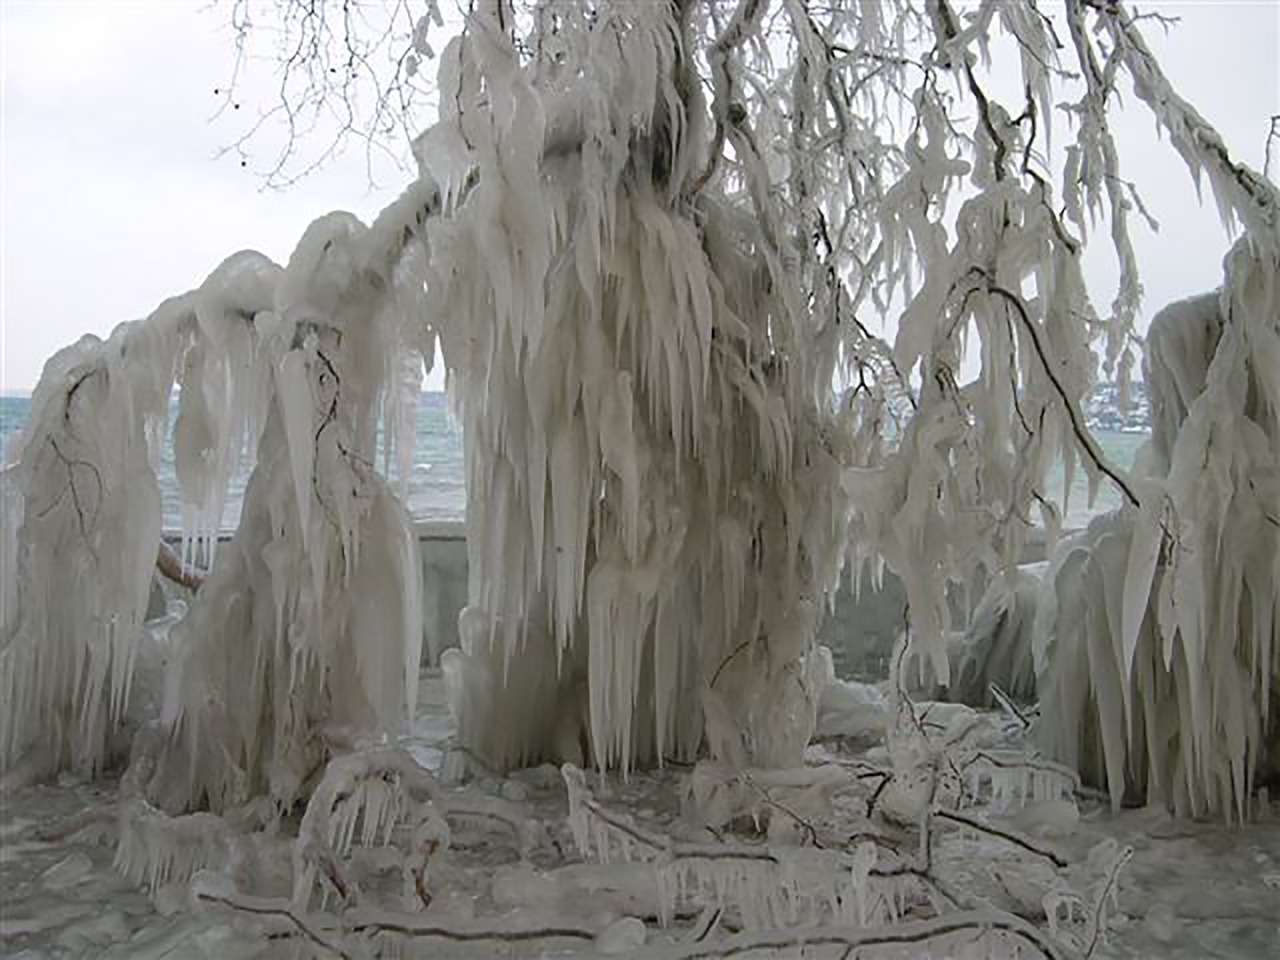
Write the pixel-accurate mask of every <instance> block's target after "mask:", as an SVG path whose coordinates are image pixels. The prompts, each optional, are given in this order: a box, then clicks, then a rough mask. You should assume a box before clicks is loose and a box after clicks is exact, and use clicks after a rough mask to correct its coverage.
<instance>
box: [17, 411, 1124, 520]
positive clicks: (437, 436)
mask: <svg viewBox="0 0 1280 960" xmlns="http://www.w3.org/2000/svg"><path fill="white" fill-rule="evenodd" d="M30 407H31V400H30V398H28V397H18V396H8V397H0V450H3V451H4V453H5V455H6V459H7V456H8V451H9V441H10V439H11V438H12V437H13V436H14V435H16V434H17V433H18V432H19V431H20V430H21V429H22V426H23V424H25V423H26V419H27V414H28V412H29V410H30ZM417 427H418V429H417V447H416V451H415V457H414V464H413V473H412V475H411V476H410V478H409V501H408V506H409V510H410V512H412V513H413V515H414V516H415V517H417V518H419V519H422V520H461V519H462V517H463V514H464V512H465V510H466V488H465V470H464V467H463V457H462V433H461V431H460V430H459V428H458V427H457V426H455V425H454V424H453V423H452V422H451V421H450V418H449V415H448V411H447V407H446V403H445V395H444V394H443V393H422V394H419V397H418V416H417ZM1095 436H1096V437H1097V438H1098V442H1099V444H1100V445H1101V446H1102V448H1103V451H1104V452H1105V453H1106V454H1107V456H1108V457H1109V458H1110V459H1111V460H1112V462H1114V463H1115V464H1116V465H1117V466H1119V467H1122V468H1124V469H1126V470H1127V469H1129V467H1130V466H1132V464H1133V459H1134V456H1135V454H1136V453H1137V451H1138V448H1139V446H1141V444H1142V443H1143V442H1144V441H1145V440H1146V438H1147V435H1146V434H1134V433H1111V432H1106V431H1098V432H1096V433H1095ZM247 479H248V473H247V471H242V472H241V474H240V475H238V476H236V477H234V478H233V479H232V484H231V490H230V493H229V496H228V501H227V506H226V511H225V516H224V526H226V527H234V526H235V523H236V520H237V518H238V517H239V515H240V498H241V496H242V495H243V492H244V484H245V481H246V480H247ZM160 491H161V496H162V499H163V503H164V525H165V527H166V528H171V529H176V528H177V527H179V526H180V525H181V519H180V518H181V510H180V505H179V499H178V487H177V479H176V477H175V475H174V471H173V453H172V449H171V448H169V447H166V448H165V450H164V452H163V454H162V458H161V464H160ZM1049 491H1050V494H1051V495H1052V496H1054V497H1055V498H1056V499H1058V500H1059V502H1061V494H1062V471H1061V470H1057V471H1055V475H1053V476H1051V477H1050V478H1049ZM1087 497H1088V488H1087V483H1086V480H1085V477H1084V471H1083V470H1079V469H1078V470H1077V471H1076V476H1075V478H1074V483H1073V484H1072V491H1071V504H1070V506H1071V510H1070V513H1069V515H1068V517H1067V525H1068V526H1073V527H1074V526H1082V525H1083V524H1084V523H1085V522H1087V521H1088V518H1089V516H1091V515H1092V514H1094V513H1097V512H1100V511H1103V510H1110V509H1111V508H1113V507H1115V506H1116V505H1117V504H1118V503H1119V502H1120V498H1119V494H1118V491H1116V489H1115V488H1114V486H1112V485H1111V484H1110V483H1109V482H1108V481H1105V480H1104V481H1103V485H1102V488H1101V489H1100V490H1099V494H1098V500H1097V502H1096V503H1095V504H1094V506H1093V508H1092V509H1090V508H1089V506H1088V504H1087V502H1086V501H1087Z"/></svg>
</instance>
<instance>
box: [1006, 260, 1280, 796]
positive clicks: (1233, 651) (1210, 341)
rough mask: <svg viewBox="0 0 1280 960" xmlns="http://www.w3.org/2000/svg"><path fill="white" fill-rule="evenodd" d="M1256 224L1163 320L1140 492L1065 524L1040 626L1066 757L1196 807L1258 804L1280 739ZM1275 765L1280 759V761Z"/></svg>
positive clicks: (1268, 405)
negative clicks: (1254, 799)
mask: <svg viewBox="0 0 1280 960" xmlns="http://www.w3.org/2000/svg"><path fill="white" fill-rule="evenodd" d="M1276 278H1277V271H1276V267H1275V264H1274V263H1273V262H1270V261H1268V260H1267V259H1266V258H1265V256H1260V255H1259V252H1258V251H1257V250H1255V249H1253V248H1251V247H1250V245H1249V244H1248V243H1247V242H1245V241H1242V242H1240V243H1239V244H1237V246H1236V248H1235V249H1234V250H1233V251H1232V253H1231V254H1230V255H1229V256H1228V258H1227V262H1226V280H1225V282H1224V284H1223V287H1222V290H1221V291H1220V293H1218V294H1210V295H1206V296H1202V297H1198V298H1195V299H1192V300H1187V301H1184V302H1182V303H1179V304H1175V305H1173V306H1171V307H1169V308H1167V309H1166V310H1164V311H1162V312H1161V313H1160V314H1159V315H1158V316H1157V317H1156V319H1155V320H1154V321H1153V323H1152V327H1151V334H1150V336H1149V338H1148V345H1147V385H1148V392H1149V396H1150V397H1151V403H1152V412H1153V414H1154V417H1155V419H1154V423H1153V431H1152V437H1151V442H1150V444H1149V445H1148V446H1147V447H1146V448H1145V452H1144V454H1143V458H1142V460H1141V461H1140V463H1139V465H1138V469H1137V470H1136V472H1135V474H1136V476H1138V477H1140V478H1141V479H1140V484H1139V486H1138V490H1139V495H1140V501H1141V506H1139V507H1126V508H1124V509H1122V510H1119V511H1117V512H1115V513H1113V514H1107V515H1104V516H1102V517H1099V518H1098V519H1096V520H1095V521H1094V522H1093V523H1091V524H1090V525H1089V527H1088V529H1087V530H1085V531H1083V532H1081V533H1080V534H1077V535H1075V536H1073V537H1071V538H1069V539H1067V540H1065V541H1064V542H1063V543H1062V544H1061V545H1060V546H1059V548H1058V550H1057V552H1056V554H1055V555H1054V557H1053V559H1052V561H1051V562H1050V564H1049V567H1048V570H1047V572H1046V574H1045V589H1044V591H1043V595H1042V599H1041V602H1040V606H1039V608H1038V609H1037V611H1036V616H1035V621H1034V623H1033V624H1031V625H1030V627H1031V630H1030V644H1031V645H1032V646H1033V648H1034V654H1035V658H1036V662H1037V665H1038V669H1037V672H1038V678H1037V688H1038V694H1039V696H1040V701H1041V708H1042V714H1043V717H1044V720H1043V722H1042V724H1041V729H1040V731H1039V741H1040V743H1041V745H1042V746H1043V747H1044V748H1045V750H1046V751H1047V752H1048V753H1049V754H1050V755H1051V756H1053V757H1055V758H1057V759H1058V760H1060V761H1062V762H1064V763H1066V764H1068V765H1070V766H1071V767H1073V768H1076V769H1079V770H1080V771H1081V773H1082V774H1084V775H1085V776H1086V777H1088V778H1089V779H1091V780H1092V781H1093V782H1097V783H1104V784H1106V785H1107V786H1108V788H1109V790H1110V792H1111V796H1112V800H1113V802H1114V803H1116V804H1119V803H1120V802H1121V800H1122V799H1124V798H1125V796H1126V794H1128V795H1130V796H1131V797H1133V798H1140V799H1145V800H1149V801H1151V802H1162V803H1165V804H1167V805H1168V806H1169V807H1170V808H1172V809H1173V810H1175V811H1177V812H1178V813H1180V814H1184V815H1199V814H1204V813H1210V812H1213V813H1219V814H1222V815H1225V816H1227V817H1234V818H1237V819H1243V818H1245V817H1247V816H1248V815H1249V812H1250V807H1249V805H1250V791H1251V788H1252V785H1253V784H1254V781H1255V775H1256V773H1257V771H1258V769H1259V767H1262V766H1267V765H1268V764H1267V761H1268V759H1270V763H1271V764H1272V765H1274V762H1275V760H1274V758H1267V757H1266V756H1265V755H1264V751H1265V749H1266V746H1265V745H1266V743H1267V741H1268V739H1271V740H1272V741H1274V740H1275V739H1276V730H1275V726H1274V725H1275V724H1276V723H1277V722H1280V712H1278V711H1277V710H1276V709H1275V703H1276V701H1275V696H1276V695H1275V692H1274V687H1273V684H1274V683H1275V682H1276V679H1277V677H1280V593H1278V592H1277V589H1276V585H1277V584H1278V583H1280V377H1278V376H1277V374H1278V372H1280V288H1278V287H1277V282H1276ZM1273 772H1274V771H1273Z"/></svg>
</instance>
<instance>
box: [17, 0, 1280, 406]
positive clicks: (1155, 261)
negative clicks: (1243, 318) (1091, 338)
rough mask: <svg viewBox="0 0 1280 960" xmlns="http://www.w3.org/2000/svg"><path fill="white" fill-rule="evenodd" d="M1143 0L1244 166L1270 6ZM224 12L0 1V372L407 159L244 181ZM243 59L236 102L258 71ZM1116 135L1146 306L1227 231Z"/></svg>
mask: <svg viewBox="0 0 1280 960" xmlns="http://www.w3.org/2000/svg"><path fill="white" fill-rule="evenodd" d="M1139 6H1140V7H1142V8H1144V9H1146V8H1150V7H1152V6H1153V5H1151V4H1139ZM1159 7H1160V9H1161V10H1162V11H1163V12H1166V13H1173V14H1176V15H1179V16H1181V17H1182V18H1183V25H1182V27H1181V28H1179V29H1178V30H1177V31H1175V32H1174V33H1173V35H1171V36H1169V37H1165V36H1163V35H1162V33H1161V31H1159V30H1158V29H1156V28H1155V27H1154V26H1149V27H1148V30H1147V33H1148V37H1149V40H1150V41H1151V43H1152V46H1153V47H1154V49H1155V52H1156V54H1157V56H1159V57H1160V58H1161V60H1162V62H1163V63H1164V65H1165V69H1166V71H1167V72H1168V73H1169V75H1170V76H1171V78H1172V79H1173V81H1174V83H1175V85H1176V86H1177V87H1178V89H1179V90H1181V91H1182V92H1183V94H1184V95H1185V96H1187V97H1188V98H1189V99H1190V100H1191V101H1192V102H1193V103H1194V104H1195V105H1196V106H1197V107H1198V108H1199V109H1200V111H1201V113H1203V114H1204V115H1205V116H1206V117H1208V119H1209V120H1210V121H1211V122H1213V123H1214V124H1215V125H1216V126H1217V127H1218V129H1219V130H1220V131H1221V132H1222V134H1223V136H1224V137H1225V139H1226V141H1227V143H1228V145H1229V146H1230V147H1231V148H1232V149H1233V151H1235V153H1236V155H1237V156H1239V157H1240V158H1242V159H1244V160H1246V161H1248V162H1249V163H1251V164H1252V165H1254V166H1255V167H1258V168H1259V169H1260V168H1261V166H1262V157H1263V148H1264V143H1265V139H1266V130H1267V118H1268V117H1270V116H1271V115H1273V114H1280V4H1278V3H1277V2H1276V0H1253V2H1246V0H1212V2H1182V3H1168V2H1166V3H1162V4H1159ZM226 15H227V14H226V4H222V5H220V6H217V7H214V8H212V9H211V10H210V9H208V8H207V7H206V6H205V5H204V4H203V3H201V2H200V0H115V2H105V0H104V2H96V0H81V2H67V0H0V18H2V22H0V43H2V44H3V49H2V50H0V62H2V69H3V115H2V117H0V122H2V126H0V144H2V146H0V151H2V159H0V194H2V197H0V207H2V212H0V224H2V226H0V389H4V390H27V389H30V387H31V386H32V385H33V384H34V383H35V381H36V379H37V378H38V376H39V372H40V368H41V365H42V364H43V362H44V360H45V358H46V357H48V355H49V354H50V353H52V352H53V351H54V350H55V349H57V348H58V347H59V346H62V345H64V344H66V343H69V342H71V341H73V340H75V339H76V338H77V337H79V336H80V335H81V334H83V333H85V332H94V333H98V334H102V335H105V334H106V333H108V332H109V331H110V330H111V328H112V327H113V326H115V324H116V323H118V322H120V321H121V320H128V319H135V318H139V317H142V316H145V315H146V314H148V313H149V312H150V311H151V310H152V309H154V307H155V306H156V305H157V304H158V303H159V302H160V301H161V300H163V299H164V298H165V297H168V296H171V295H173V294H176V293H181V292H183V291H185V290H188V289H190V288H192V287H194V286H196V285H197V284H199V283H200V281H201V280H203V279H204V277H205V276H206V275H207V274H208V273H209V271H210V270H212V269H213V267H215V266H216V265H217V264H218V263H219V262H220V261H221V260H222V259H223V258H224V257H225V256H227V255H228V254H230V253H232V252H234V251H235V250H238V249H242V248H246V247H252V248H255V249H258V250H261V251H262V252H264V253H266V254H267V255H268V256H270V257H271V258H273V259H275V260H277V261H283V260H285V259H286V258H287V257H288V255H289V252H290V251H291V250H292V248H293V244H294V242H295V241H296V240H297V238H298V237H299V236H300V235H301V233H302V231H303V230H304V229H305V227H306V225H307V224H308V223H309V222H310V221H311V220H312V219H313V218H314V217H316V216H318V215H320V214H321V213H324V212H326V211H328V210H332V209H339V208H341V209H347V210H351V211H352V212H354V213H356V214H357V215H359V216H360V217H362V218H363V219H365V220H369V219H372V217H373V216H374V215H375V214H376V213H377V211H378V210H379V209H381V207H383V206H384V205H385V204H386V203H388V202H389V201H390V200H391V199H392V198H393V197H394V196H395V195H396V193H398V192H399V189H400V188H401V186H402V185H403V182H404V180H403V178H404V176H405V174H403V173H400V172H398V171H396V170H395V168H394V167H391V166H386V167H384V168H381V169H380V170H378V171H377V175H378V178H379V180H380V181H381V182H382V183H383V184H384V186H383V188H382V189H380V190H371V189H370V187H369V183H368V178H367V176H366V167H365V157H364V154H363V152H362V151H361V150H359V149H355V148H353V149H352V150H351V151H350V153H349V154H348V155H347V156H346V157H344V158H342V159H341V160H340V161H339V162H337V163H335V164H333V165H331V166H329V167H328V168H326V169H325V170H324V171H323V172H322V173H320V174H318V175H315V176H313V177H311V178H309V179H307V180H305V181H303V182H302V183H300V184H298V185H296V186H294V187H293V188H291V189H290V190H288V191H285V192H264V191H262V190H261V189H260V184H261V181H260V179H259V178H258V176H257V175H256V174H255V172H254V170H253V168H252V167H250V168H249V169H242V168H241V167H240V161H239V158H238V157H236V156H235V155H234V154H233V155H229V156H225V157H223V158H221V159H218V160H215V159H214V156H215V154H216V153H217V151H218V149H219V147H222V146H225V145H226V144H227V143H229V142H230V141H231V140H233V139H234V138H235V136H236V135H237V134H238V132H239V131H240V130H241V129H242V128H241V126H240V125H239V124H238V121H239V120H240V119H241V118H239V117H236V116H234V115H233V116H230V117H228V118H224V119H221V120H218V121H216V122H210V118H211V116H212V114H213V113H214V111H215V110H216V108H217V105H218V100H217V98H216V97H215V96H214V94H213V91H214V89H215V88H216V87H219V86H221V85H223V84H224V83H225V81H226V79H227V76H228V72H229V70H230V66H231V62H232V55H231V37H230V34H229V32H228V31H227V30H226V28H225V26H224V23H225V18H226ZM428 68H430V67H428ZM255 70H256V72H255V73H253V74H251V75H250V77H249V86H248V88H247V89H246V91H245V97H244V102H245V103H246V109H252V106H251V105H252V104H253V103H254V93H255V91H262V90H263V89H264V86H265V85H267V84H269V83H270V80H271V78H270V75H269V72H268V71H267V70H266V69H265V68H262V67H258V68H255ZM258 84H261V85H262V86H257V85H258ZM264 99H265V98H264ZM1117 137H1118V138H1119V140H1120V141H1121V142H1120V146H1121V150H1122V162H1124V163H1125V164H1126V170H1125V172H1126V175H1127V176H1129V177H1131V178H1132V179H1135V180H1137V181H1139V183H1140V184H1141V185H1142V186H1143V189H1144V193H1145V197H1146V200H1147V201H1148V205H1149V207H1150V208H1151V212H1152V213H1153V214H1154V215H1155V216H1156V218H1157V219H1159V220H1160V222H1161V232H1160V233H1159V234H1158V235H1156V236H1150V235H1148V234H1147V233H1146V231H1145V230H1139V231H1138V236H1137V237H1136V238H1135V245H1136V247H1137V250H1138V256H1139V258H1140V266H1141V268H1142V270H1143V274H1144V282H1145V285H1146V289H1147V303H1148V306H1149V309H1150V310H1154V309H1156V308H1158V307H1159V306H1161V305H1163V304H1164V303H1166V302H1168V301H1169V300H1171V299H1175V298H1178V297H1182V296H1186V295H1188V294H1191V293H1195V292H1198V291H1201V290H1206V289H1210V288H1212V287H1213V286H1215V285H1216V284H1217V283H1218V281H1219V280H1220V279H1221V260H1222V255H1223V253H1224V252H1225V248H1226V244H1227V241H1226V238H1225V235H1224V234H1223V232H1222V230H1221V228H1220V227H1219V225H1218V215H1217V211H1216V209H1215V208H1214V207H1213V205H1212V202H1210V203H1209V204H1208V205H1207V206H1205V207H1200V206H1198V204H1197V201H1196V198H1195V193H1194V192H1193V190H1192V187H1191V182H1190V180H1189V178H1188V176H1187V174H1186V172H1185V168H1183V167H1182V165H1181V162H1180V161H1179V160H1178V159H1177V157H1176V156H1175V155H1174V154H1173V152H1172V150H1170V149H1169V147H1168V145H1167V144H1160V143H1157V141H1156V139H1155V136H1154V131H1153V125H1152V123H1151V121H1150V118H1149V116H1148V115H1147V114H1146V112H1145V109H1144V108H1142V107H1141V106H1140V105H1136V104H1135V105H1134V106H1132V107H1131V109H1130V110H1129V111H1128V113H1127V115H1126V118H1125V119H1124V121H1123V122H1121V123H1119V124H1118V129H1117ZM1099 239H1100V240H1105V238H1099ZM1096 247H1097V250H1095V251H1094V252H1093V253H1092V254H1090V259H1089V261H1088V266H1089V271H1090V274H1091V276H1092V277H1094V278H1095V279H1096V280H1097V282H1098V287H1097V289H1096V295H1097V302H1098V304H1099V306H1100V307H1105V305H1106V304H1107V303H1108V302H1109V299H1110V291H1109V289H1108V288H1107V284H1108V283H1110V282H1113V281H1111V279H1110V278H1111V276H1112V275H1113V274H1114V270H1113V269H1112V267H1111V265H1110V256H1109V254H1108V252H1107V248H1106V244H1105V242H1101V243H1097V244H1096Z"/></svg>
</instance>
